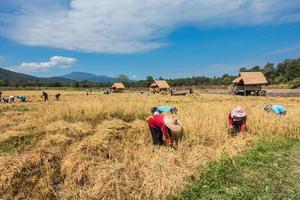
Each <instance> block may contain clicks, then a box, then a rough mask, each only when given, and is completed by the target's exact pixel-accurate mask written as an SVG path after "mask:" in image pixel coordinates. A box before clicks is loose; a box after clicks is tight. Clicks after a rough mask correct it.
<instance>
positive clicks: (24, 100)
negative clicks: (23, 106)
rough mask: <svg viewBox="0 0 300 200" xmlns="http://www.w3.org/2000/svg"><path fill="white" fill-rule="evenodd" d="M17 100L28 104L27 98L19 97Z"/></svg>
mask: <svg viewBox="0 0 300 200" xmlns="http://www.w3.org/2000/svg"><path fill="white" fill-rule="evenodd" d="M17 98H18V99H19V100H20V102H26V97H25V96H17Z"/></svg>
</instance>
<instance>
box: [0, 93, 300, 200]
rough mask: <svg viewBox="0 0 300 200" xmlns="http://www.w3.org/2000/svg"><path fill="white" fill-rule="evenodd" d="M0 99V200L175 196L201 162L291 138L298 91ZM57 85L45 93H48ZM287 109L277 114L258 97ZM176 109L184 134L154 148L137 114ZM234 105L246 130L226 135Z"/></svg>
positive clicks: (297, 128) (295, 134) (299, 119)
mask: <svg viewBox="0 0 300 200" xmlns="http://www.w3.org/2000/svg"><path fill="white" fill-rule="evenodd" d="M6 93H7V94H6V95H11V94H13V95H15V96H17V95H26V96H28V97H29V99H30V100H31V102H27V103H19V102H18V103H13V104H0V115H1V117H0V130H1V133H0V198H4V199H24V198H25V199H161V198H163V197H166V196H167V195H176V194H179V193H180V192H181V191H182V190H183V189H184V188H185V186H186V185H187V184H188V183H189V180H191V178H193V177H195V176H197V175H199V170H201V168H202V166H204V165H205V164H206V163H208V162H210V161H214V160H218V159H220V157H221V156H222V154H224V153H225V154H227V155H228V156H229V157H233V156H235V155H237V154H238V153H240V152H241V151H243V150H244V149H245V148H247V146H249V145H250V144H252V142H253V141H255V140H257V139H261V138H264V139H270V138H273V137H292V138H299V136H300V99H299V98H266V97H233V96H228V95H208V94H206V95H204V94H193V95H190V96H185V97H171V96H163V95H159V94H157V95H150V96H145V95H141V94H138V93H136V94H135V93H124V94H112V95H103V94H100V93H93V94H92V95H89V96H86V94H85V93H83V92H63V91H61V94H62V100H61V101H59V102H57V101H53V100H52V99H51V97H50V101H49V102H43V101H42V99H41V98H40V92H38V91H14V92H12V93H9V94H8V92H6ZM55 93H57V91H49V94H50V96H51V95H52V96H53V95H54V94H55ZM266 103H277V104H282V105H284V106H286V107H287V109H288V112H287V115H286V116H284V117H278V116H276V115H275V114H273V113H265V112H264V111H263V105H264V104H266ZM160 105H171V106H176V107H177V108H178V114H177V116H178V118H179V119H180V121H181V122H182V124H183V128H184V137H183V139H182V141H181V142H180V143H179V145H178V148H177V149H173V148H170V147H167V146H162V147H154V146H153V145H152V140H151V136H150V132H149V130H148V127H147V124H146V123H145V119H146V118H147V117H148V116H149V115H150V109H151V108H152V107H153V106H160ZM235 106H242V107H243V108H244V109H245V111H246V113H247V117H248V118H247V128H248V130H247V132H246V133H245V134H244V135H240V136H237V137H231V136H229V135H228V134H227V116H228V113H229V111H230V110H231V109H232V108H233V107H235Z"/></svg>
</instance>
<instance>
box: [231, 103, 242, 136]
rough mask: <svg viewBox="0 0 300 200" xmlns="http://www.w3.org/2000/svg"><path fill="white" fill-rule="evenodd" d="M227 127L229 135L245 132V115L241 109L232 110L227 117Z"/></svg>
mask: <svg viewBox="0 0 300 200" xmlns="http://www.w3.org/2000/svg"><path fill="white" fill-rule="evenodd" d="M228 126H229V132H230V133H231V134H233V135H234V134H237V133H243V132H245V130H246V113H245V111H244V110H243V108H242V107H236V108H234V109H233V110H232V111H231V112H230V113H229V115H228Z"/></svg>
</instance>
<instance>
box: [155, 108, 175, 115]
mask: <svg viewBox="0 0 300 200" xmlns="http://www.w3.org/2000/svg"><path fill="white" fill-rule="evenodd" d="M177 111H178V110H177V108H176V107H174V106H160V107H153V108H151V113H152V114H153V115H159V114H163V113H171V114H176V113H177Z"/></svg>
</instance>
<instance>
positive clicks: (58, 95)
mask: <svg viewBox="0 0 300 200" xmlns="http://www.w3.org/2000/svg"><path fill="white" fill-rule="evenodd" d="M54 97H55V100H56V101H59V98H60V93H58V94H56V95H54Z"/></svg>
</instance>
